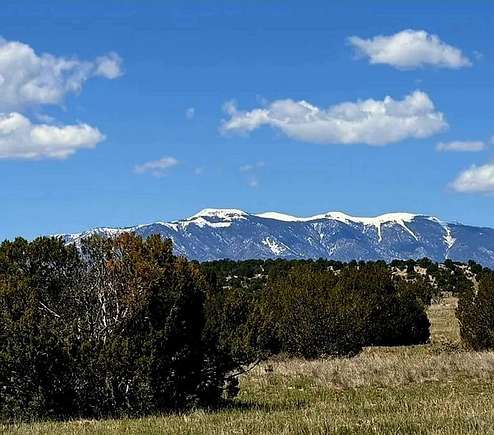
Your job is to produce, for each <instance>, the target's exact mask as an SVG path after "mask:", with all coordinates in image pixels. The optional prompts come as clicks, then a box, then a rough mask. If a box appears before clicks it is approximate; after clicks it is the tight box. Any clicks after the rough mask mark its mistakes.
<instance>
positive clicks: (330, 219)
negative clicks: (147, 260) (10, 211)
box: [62, 209, 494, 267]
mask: <svg viewBox="0 0 494 435" xmlns="http://www.w3.org/2000/svg"><path fill="white" fill-rule="evenodd" d="M125 231H132V232H135V233H136V234H139V235H140V236H142V237H147V236H149V235H151V234H160V235H161V236H163V237H167V238H170V239H172V240H173V243H174V247H175V252H176V253H177V254H179V255H185V256H186V257H188V258H190V259H194V260H199V261H206V260H216V259H222V258H230V259H234V260H244V259H251V258H287V259H295V258H320V257H322V258H328V259H334V260H342V261H349V260H353V259H356V260H379V259H380V260H386V261H391V260H393V259H397V258H399V259H407V258H422V257H428V258H430V259H432V260H435V261H444V260H445V259H447V258H450V259H452V260H457V261H468V260H470V259H472V260H475V261H477V262H479V263H481V264H483V265H485V266H488V267H494V229H491V228H480V227H473V226H467V225H462V224H456V223H446V222H443V221H441V220H439V219H437V218H435V217H432V216H425V215H417V214H411V213H389V214H384V215H382V216H377V217H372V218H366V217H354V216H349V215H346V214H344V213H340V212H329V213H325V214H320V215H316V216H311V217H296V216H290V215H286V214H282V213H277V212H268V213H261V214H250V213H246V212H244V211H242V210H236V209H204V210H202V211H200V212H199V213H197V214H195V215H193V216H191V217H189V218H187V219H183V220H178V221H173V222H155V223H151V224H146V225H138V226H135V227H129V228H97V229H94V230H90V231H87V232H84V233H80V234H69V235H62V237H63V238H64V240H65V241H66V242H68V243H77V242H78V241H79V240H80V239H81V238H84V237H87V236H89V235H91V234H101V235H107V236H114V235H116V234H119V233H122V232H125Z"/></svg>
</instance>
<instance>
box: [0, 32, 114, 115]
mask: <svg viewBox="0 0 494 435" xmlns="http://www.w3.org/2000/svg"><path fill="white" fill-rule="evenodd" d="M121 63H122V61H121V59H120V57H119V56H118V55H117V54H115V53H110V54H108V55H106V56H101V57H98V58H97V59H96V60H94V61H80V60H78V59H76V58H70V59H69V58H64V57H57V56H54V55H52V54H47V53H44V54H37V53H36V52H35V51H34V50H33V49H32V48H31V47H30V46H29V45H27V44H24V43H22V42H18V41H7V40H5V39H1V38H0V111H12V110H19V109H22V108H25V107H29V106H38V105H43V104H59V103H61V102H62V101H63V98H64V97H65V95H66V94H68V93H77V92H79V91H80V90H81V88H82V86H83V84H84V83H85V82H86V81H87V80H88V79H90V78H91V77H95V76H101V77H105V78H107V79H114V78H117V77H119V76H120V75H121V74H122V69H121Z"/></svg>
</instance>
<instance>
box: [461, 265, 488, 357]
mask: <svg viewBox="0 0 494 435" xmlns="http://www.w3.org/2000/svg"><path fill="white" fill-rule="evenodd" d="M456 313H457V317H458V321H459V323H460V335H461V338H462V340H463V341H464V343H465V344H466V345H467V346H469V347H471V348H473V349H475V350H486V349H494V272H492V271H484V272H482V273H481V275H480V281H479V288H478V291H477V292H476V291H475V290H474V288H473V287H469V288H467V289H465V290H464V291H463V292H462V293H460V296H459V301H458V309H457V311H456Z"/></svg>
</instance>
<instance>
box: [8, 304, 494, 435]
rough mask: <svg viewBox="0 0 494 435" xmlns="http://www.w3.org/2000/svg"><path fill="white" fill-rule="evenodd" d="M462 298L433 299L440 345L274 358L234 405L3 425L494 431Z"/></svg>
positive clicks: (487, 375)
mask: <svg viewBox="0 0 494 435" xmlns="http://www.w3.org/2000/svg"><path fill="white" fill-rule="evenodd" d="M455 305H456V300H454V299H452V298H450V299H447V300H445V301H443V302H442V303H441V304H438V305H435V306H433V307H431V309H430V310H429V317H430V320H431V325H432V340H431V344H429V345H425V346H411V347H401V348H368V349H365V350H364V352H362V353H361V354H360V355H358V356H356V357H355V358H348V359H326V360H316V361H305V360H298V359H290V360H273V361H270V362H267V363H265V364H263V365H262V366H259V367H257V368H256V369H254V370H253V371H251V372H250V373H248V374H246V375H245V376H244V377H243V378H242V380H241V393H240V396H239V397H238V399H236V400H235V401H234V403H233V404H232V406H231V407H229V408H226V409H222V410H219V411H212V412H206V411H204V410H198V411H195V412H190V413H187V414H185V415H168V416H156V417H149V418H143V419H122V420H104V421H94V420H91V421H72V422H64V423H56V422H46V423H36V424H20V425H16V426H10V427H4V428H3V430H4V432H5V433H7V432H8V433H13V434H50V433H54V434H55V433H56V434H58V433H60V434H74V435H78V434H90V433H91V434H92V433H95V434H121V433H124V434H158V433H159V434H204V435H205V434H245V435H247V434H330V433H333V434H448V435H449V434H470V433H472V434H473V433H476V434H494V400H493V398H494V382H493V381H494V353H493V352H469V351H467V350H464V349H461V347H460V346H459V335H458V325H457V322H456V319H455V317H454V308H455Z"/></svg>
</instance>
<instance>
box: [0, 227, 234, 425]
mask: <svg viewBox="0 0 494 435" xmlns="http://www.w3.org/2000/svg"><path fill="white" fill-rule="evenodd" d="M205 287H206V284H205V280H204V279H203V277H202V275H201V274H200V272H199V270H198V268H197V267H196V266H194V265H193V264H191V263H189V262H187V261H186V260H185V259H182V258H177V257H175V256H173V254H172V245H171V242H170V241H165V240H161V239H160V238H159V237H157V236H153V237H150V238H148V239H147V240H142V239H140V238H139V237H136V236H133V235H130V234H124V235H122V236H119V237H116V238H112V239H103V238H99V237H92V238H89V239H87V240H83V241H82V244H81V246H80V251H78V250H77V249H76V248H75V247H73V246H65V245H64V244H63V242H62V241H61V240H56V239H48V238H40V239H37V240H35V241H33V242H31V243H29V242H26V241H25V240H22V239H18V240H16V241H14V242H5V243H3V244H2V245H1V246H0V391H1V394H0V414H1V415H2V416H3V418H40V417H43V418H44V417H69V416H100V415H120V414H143V413H149V412H154V411H161V410H167V409H178V408H182V407H188V406H192V405H195V404H206V405H209V404H213V403H215V402H217V401H218V400H219V399H220V397H221V394H222V391H223V389H224V387H225V380H226V379H227V378H228V376H229V372H230V371H232V370H234V369H235V366H234V365H232V364H234V363H233V362H232V361H231V360H228V361H226V362H225V361H224V360H222V356H223V354H221V353H219V352H218V350H217V349H218V345H217V344H216V343H215V342H214V340H213V339H212V338H211V337H208V338H207V339H206V338H205V318H204V289H205Z"/></svg>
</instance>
